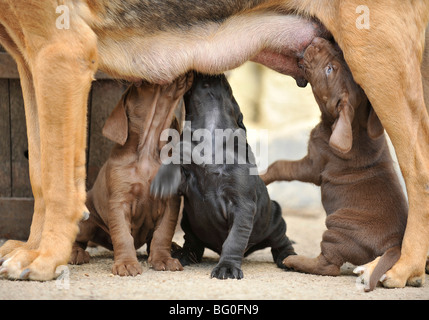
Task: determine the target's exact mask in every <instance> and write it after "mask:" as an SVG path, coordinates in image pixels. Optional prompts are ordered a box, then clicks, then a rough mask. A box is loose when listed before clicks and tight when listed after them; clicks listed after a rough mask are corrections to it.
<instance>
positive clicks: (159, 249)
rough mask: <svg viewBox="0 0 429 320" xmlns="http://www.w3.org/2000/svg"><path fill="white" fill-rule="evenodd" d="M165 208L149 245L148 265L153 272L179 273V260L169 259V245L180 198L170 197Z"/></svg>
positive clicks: (177, 216) (180, 268)
mask: <svg viewBox="0 0 429 320" xmlns="http://www.w3.org/2000/svg"><path fill="white" fill-rule="evenodd" d="M166 202H167V203H166V208H165V211H164V214H163V216H162V217H161V218H160V220H161V221H160V222H159V225H158V226H157V227H156V229H155V231H154V233H153V238H152V241H151V244H150V254H149V260H148V261H149V263H150V264H151V265H152V267H153V268H154V269H155V270H168V271H181V270H183V267H182V265H181V264H180V262H179V260H177V259H174V258H172V257H171V244H172V239H173V236H174V231H175V230H176V225H177V219H178V218H179V211H180V197H179V196H176V195H174V196H172V198H170V199H168V200H167V201H166Z"/></svg>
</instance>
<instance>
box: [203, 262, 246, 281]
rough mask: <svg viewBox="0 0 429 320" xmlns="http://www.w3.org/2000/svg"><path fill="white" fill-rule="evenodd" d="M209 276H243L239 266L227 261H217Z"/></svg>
mask: <svg viewBox="0 0 429 320" xmlns="http://www.w3.org/2000/svg"><path fill="white" fill-rule="evenodd" d="M210 277H211V278H217V279H221V280H223V279H237V280H240V279H242V278H243V271H241V269H240V268H238V267H236V266H234V265H233V264H229V263H219V264H218V265H217V266H216V267H215V268H214V269H213V270H212V273H211V276H210Z"/></svg>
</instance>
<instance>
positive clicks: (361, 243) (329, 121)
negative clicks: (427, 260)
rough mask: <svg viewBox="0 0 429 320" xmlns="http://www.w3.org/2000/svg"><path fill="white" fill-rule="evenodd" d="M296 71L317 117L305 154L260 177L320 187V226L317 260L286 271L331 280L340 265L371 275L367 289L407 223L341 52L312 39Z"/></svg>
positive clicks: (378, 130)
mask: <svg viewBox="0 0 429 320" xmlns="http://www.w3.org/2000/svg"><path fill="white" fill-rule="evenodd" d="M303 67H304V71H305V75H306V78H307V80H308V81H309V82H310V83H311V85H312V89H313V93H314V96H315V98H316V101H317V103H318V104H319V107H320V110H321V112H322V120H321V122H320V123H319V124H318V125H317V126H316V127H315V128H314V129H313V131H312V132H311V136H310V141H309V145H308V154H307V156H306V157H304V158H303V159H302V160H299V161H277V162H275V163H274V164H272V165H271V166H270V167H269V169H268V171H267V173H266V174H265V175H264V176H263V177H262V179H263V180H264V182H265V183H266V184H269V183H271V182H273V181H276V180H287V181H291V180H300V181H303V182H312V183H314V184H316V185H319V186H321V192H322V203H323V206H324V208H325V210H326V214H327V218H326V226H327V228H328V230H327V231H326V232H325V233H324V234H323V239H322V242H321V254H320V255H319V256H318V257H317V258H315V259H310V258H307V257H303V256H299V255H298V256H289V257H287V258H286V259H285V260H284V261H283V263H284V264H285V265H286V266H287V267H289V268H292V269H295V270H297V271H302V272H308V273H312V274H321V275H331V276H335V275H339V274H340V267H341V266H342V265H343V263H345V262H350V263H352V264H355V265H362V264H366V263H369V262H370V261H372V260H374V259H375V258H376V257H378V256H382V258H381V259H380V260H377V261H376V262H375V263H374V264H372V265H371V266H370V267H371V268H375V269H374V270H373V273H372V275H371V279H370V284H369V288H367V290H368V289H369V290H372V289H374V287H375V285H376V284H377V282H378V280H379V279H380V277H381V276H382V275H383V274H384V273H385V272H386V271H387V270H389V269H390V268H391V267H392V266H393V264H394V263H395V262H396V261H397V260H398V259H399V257H400V253H401V249H400V246H401V243H402V238H403V235H404V232H405V226H406V222H407V211H408V207H407V202H406V199H405V196H404V194H403V192H402V189H401V186H400V184H399V180H398V177H397V175H396V173H395V171H394V168H393V162H392V158H391V156H390V153H389V149H388V145H387V142H386V139H385V136H384V129H383V127H382V125H381V123H380V121H379V119H378V117H377V115H376V114H375V112H374V110H373V109H372V106H371V104H370V103H369V101H368V98H367V97H366V95H365V93H364V92H363V90H362V89H361V88H360V87H359V86H358V85H357V84H356V83H355V82H354V80H353V77H352V75H351V72H350V70H349V69H348V67H347V65H346V63H345V61H344V59H343V57H342V53H341V51H339V50H337V49H336V48H335V47H334V46H333V45H332V44H331V43H330V42H328V41H327V40H325V39H321V38H315V39H314V40H313V42H312V44H311V45H310V46H309V47H308V48H307V50H306V51H305V53H304V59H303ZM377 263H378V264H377Z"/></svg>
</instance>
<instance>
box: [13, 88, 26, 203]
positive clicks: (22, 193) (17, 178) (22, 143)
mask: <svg viewBox="0 0 429 320" xmlns="http://www.w3.org/2000/svg"><path fill="white" fill-rule="evenodd" d="M9 93H10V118H11V140H12V154H11V159H12V197H32V191H31V185H30V175H29V170H28V159H27V157H26V153H27V152H28V144H27V128H26V125H25V110H24V99H23V98H22V91H21V85H20V82H19V80H10V81H9Z"/></svg>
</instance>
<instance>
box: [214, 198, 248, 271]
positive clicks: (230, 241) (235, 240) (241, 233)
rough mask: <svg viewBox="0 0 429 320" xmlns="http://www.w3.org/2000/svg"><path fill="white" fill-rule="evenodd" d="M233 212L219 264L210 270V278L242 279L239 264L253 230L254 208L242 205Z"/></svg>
mask: <svg viewBox="0 0 429 320" xmlns="http://www.w3.org/2000/svg"><path fill="white" fill-rule="evenodd" d="M243 206H244V207H243ZM235 210H236V212H235V214H234V216H233V217H232V220H233V221H232V226H231V228H230V231H229V234H228V237H227V238H226V240H225V242H224V243H223V245H222V252H221V255H220V260H219V263H218V264H217V265H216V267H215V268H214V269H213V270H212V273H211V277H212V278H218V279H228V278H230V279H242V278H243V271H242V270H241V263H242V260H243V256H244V252H245V251H246V248H247V246H248V243H249V238H250V234H251V233H252V230H253V217H254V215H255V210H256V207H255V206H254V205H248V204H242V207H241V208H239V207H236V208H235Z"/></svg>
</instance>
